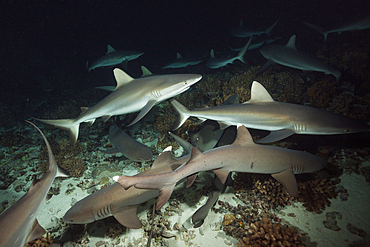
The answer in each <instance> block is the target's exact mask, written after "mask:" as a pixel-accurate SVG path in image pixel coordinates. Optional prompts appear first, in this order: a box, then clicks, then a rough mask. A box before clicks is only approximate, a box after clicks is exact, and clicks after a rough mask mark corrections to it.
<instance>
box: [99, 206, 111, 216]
mask: <svg viewBox="0 0 370 247" xmlns="http://www.w3.org/2000/svg"><path fill="white" fill-rule="evenodd" d="M110 214H111V208H110V205H107V206H105V207H103V208H101V209H100V210H99V211H98V212H97V215H98V217H99V218H104V217H106V216H107V215H110Z"/></svg>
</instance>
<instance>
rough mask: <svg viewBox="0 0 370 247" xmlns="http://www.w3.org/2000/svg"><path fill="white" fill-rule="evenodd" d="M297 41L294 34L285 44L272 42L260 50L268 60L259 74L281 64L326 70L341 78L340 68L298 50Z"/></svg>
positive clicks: (302, 68)
mask: <svg viewBox="0 0 370 247" xmlns="http://www.w3.org/2000/svg"><path fill="white" fill-rule="evenodd" d="M295 41H296V36H295V35H293V36H292V37H290V39H289V41H288V43H287V44H286V45H285V46H284V45H280V44H271V45H266V46H264V47H262V48H261V49H260V52H261V54H262V56H263V57H264V58H266V59H268V61H267V62H266V63H265V65H263V66H262V67H261V68H260V70H259V71H258V73H257V75H260V74H262V73H263V72H265V71H266V70H267V69H269V68H270V67H271V66H272V65H274V64H280V65H284V66H287V67H290V68H294V69H300V70H303V71H318V72H324V73H325V74H331V75H333V76H335V77H336V78H337V80H339V79H340V76H341V73H340V71H339V70H337V69H336V68H334V67H332V66H330V65H329V64H328V63H327V62H326V61H323V60H321V59H318V58H316V57H311V56H309V55H307V54H304V53H302V52H300V51H298V50H297V48H296V47H295Z"/></svg>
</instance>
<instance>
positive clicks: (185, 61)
mask: <svg viewBox="0 0 370 247" xmlns="http://www.w3.org/2000/svg"><path fill="white" fill-rule="evenodd" d="M201 62H203V60H202V59H192V58H184V57H182V56H181V55H180V53H177V56H176V59H175V60H173V61H171V62H168V63H167V64H166V65H165V66H163V67H162V69H176V68H185V67H187V66H193V65H197V64H200V63H201Z"/></svg>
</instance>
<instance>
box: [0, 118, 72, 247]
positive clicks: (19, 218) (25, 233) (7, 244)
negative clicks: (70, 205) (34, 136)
mask: <svg viewBox="0 0 370 247" xmlns="http://www.w3.org/2000/svg"><path fill="white" fill-rule="evenodd" d="M26 122H28V123H30V124H32V125H33V126H34V127H35V128H36V129H37V130H38V131H39V132H40V133H41V135H42V138H43V139H44V141H45V144H46V147H47V150H48V157H49V167H48V170H47V171H46V173H45V174H44V176H43V177H42V178H41V179H40V180H36V179H34V180H33V182H32V184H31V187H30V189H29V190H28V192H27V193H26V194H25V195H24V196H22V197H21V199H19V200H18V201H17V202H15V203H14V204H13V205H12V206H11V207H10V208H8V209H7V210H6V211H5V212H4V213H2V214H1V215H0V227H1V229H0V245H1V246H2V247H23V246H25V244H26V243H28V242H30V241H32V240H34V239H36V238H39V237H41V236H42V235H44V234H45V233H46V231H45V230H44V228H42V227H41V226H40V225H39V223H38V222H37V219H36V216H37V214H38V213H39V211H40V209H41V207H42V205H43V204H44V202H45V201H46V200H47V199H48V196H47V195H48V192H49V189H50V187H51V185H52V183H53V181H54V179H55V178H56V177H68V175H67V172H65V171H63V170H62V169H61V168H59V167H58V166H57V164H56V162H55V158H54V155H53V153H52V151H51V148H50V145H49V142H48V140H47V139H46V137H45V135H44V134H43V133H42V131H41V130H40V129H39V128H37V126H36V125H34V124H33V123H31V122H29V121H26Z"/></svg>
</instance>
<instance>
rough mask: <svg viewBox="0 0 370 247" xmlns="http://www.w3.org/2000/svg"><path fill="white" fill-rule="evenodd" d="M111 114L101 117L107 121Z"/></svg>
mask: <svg viewBox="0 0 370 247" xmlns="http://www.w3.org/2000/svg"><path fill="white" fill-rule="evenodd" d="M110 117H111V115H105V116H102V117H101V118H102V119H103V122H104V123H105V122H107V121H108V120H109V119H110Z"/></svg>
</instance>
